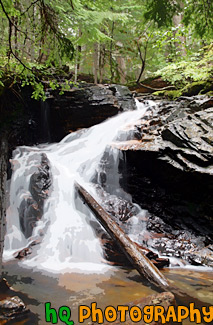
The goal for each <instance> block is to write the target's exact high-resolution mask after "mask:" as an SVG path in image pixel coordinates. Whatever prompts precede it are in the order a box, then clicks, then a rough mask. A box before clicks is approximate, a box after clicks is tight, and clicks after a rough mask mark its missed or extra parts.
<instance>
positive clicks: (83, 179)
mask: <svg viewBox="0 0 213 325" xmlns="http://www.w3.org/2000/svg"><path fill="white" fill-rule="evenodd" d="M145 111H146V107H145V106H144V105H143V104H142V103H139V102H137V110H135V111H128V112H124V113H122V114H119V115H117V116H116V117H113V118H111V119H109V120H107V121H106V122H104V123H102V124H98V125H96V126H94V127H91V128H89V129H86V130H82V131H81V132H75V133H72V134H70V135H68V136H66V137H65V138H64V139H63V140H62V141H61V142H60V143H58V144H51V145H45V146H43V147H37V148H36V147H20V148H17V149H16V151H15V153H14V158H13V165H14V171H13V175H12V180H11V189H10V207H9V208H8V211H7V235H6V239H5V251H4V258H5V259H10V258H12V257H13V254H14V252H17V251H18V250H20V249H22V248H23V247H26V246H27V245H28V244H29V243H30V241H32V240H33V239H35V238H38V237H41V236H42V241H41V243H40V244H39V245H37V246H35V247H34V249H33V253H32V255H30V256H28V257H27V258H25V260H24V261H23V262H22V263H23V264H24V265H26V266H28V267H34V268H35V267H36V268H40V269H45V270H47V271H51V272H67V271H77V270H83V272H85V271H88V272H89V271H91V272H93V271H96V272H98V271H103V268H104V267H106V265H105V264H103V263H102V260H103V255H102V248H101V245H100V242H99V239H98V238H97V237H96V235H95V233H94V231H95V230H94V228H92V227H91V225H90V223H91V221H92V223H93V224H94V222H95V220H94V217H93V215H92V213H91V212H90V211H89V209H88V208H87V207H86V206H85V205H83V204H82V201H81V200H80V198H78V196H77V194H76V191H75V189H74V182H75V181H77V182H79V183H80V184H81V185H82V186H84V187H85V188H86V189H87V190H88V191H89V192H90V193H91V194H92V195H93V196H94V197H95V198H97V194H96V191H95V189H94V187H93V186H92V185H91V180H92V178H93V177H94V174H95V173H97V170H98V169H99V168H100V165H99V164H100V160H101V158H102V156H103V153H104V151H105V150H106V148H107V146H108V145H110V144H111V143H112V141H113V140H114V141H115V139H116V135H117V134H118V131H119V130H120V129H121V128H123V127H125V126H126V125H129V124H132V123H134V122H135V121H137V120H138V119H139V118H140V117H142V116H143V115H144V113H145ZM112 152H113V156H114V159H115V161H116V160H118V152H119V151H118V150H116V151H115V150H113V151H112ZM41 153H45V154H46V155H47V157H48V159H49V163H50V168H51V174H52V179H53V184H52V191H51V194H50V197H49V198H48V199H47V200H46V202H45V206H44V215H43V217H42V219H41V220H40V221H38V222H37V225H36V227H35V228H34V230H33V234H32V236H31V237H30V238H28V239H26V238H25V236H24V235H23V233H22V231H21V228H20V222H19V212H18V209H19V206H20V203H21V201H22V200H23V198H24V197H27V196H29V195H30V193H29V183H30V177H31V175H32V173H34V172H35V171H36V170H37V166H38V165H39V163H40V159H41ZM115 166H116V164H115ZM115 168H117V167H115ZM116 172H117V171H116V170H114V175H112V177H115V179H116V178H117V175H116ZM117 183H118V182H117ZM115 184H116V183H115ZM99 227H100V226H99Z"/></svg>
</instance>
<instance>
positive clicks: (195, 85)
mask: <svg viewBox="0 0 213 325" xmlns="http://www.w3.org/2000/svg"><path fill="white" fill-rule="evenodd" d="M211 90H213V85H212V82H210V81H195V82H192V83H190V84H188V85H186V86H185V87H184V88H183V90H182V95H183V96H195V95H198V94H199V93H200V94H206V93H207V92H208V91H211Z"/></svg>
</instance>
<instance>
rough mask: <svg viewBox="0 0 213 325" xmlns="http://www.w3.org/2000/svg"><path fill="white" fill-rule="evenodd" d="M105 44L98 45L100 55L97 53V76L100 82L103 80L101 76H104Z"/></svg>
mask: <svg viewBox="0 0 213 325" xmlns="http://www.w3.org/2000/svg"><path fill="white" fill-rule="evenodd" d="M105 54H106V49H105V44H101V45H100V55H99V77H100V80H99V82H100V84H101V83H102V82H103V76H104V65H105Z"/></svg>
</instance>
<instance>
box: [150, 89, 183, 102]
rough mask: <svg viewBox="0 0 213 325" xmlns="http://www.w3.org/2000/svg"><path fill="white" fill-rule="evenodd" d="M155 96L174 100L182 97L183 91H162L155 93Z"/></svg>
mask: <svg viewBox="0 0 213 325" xmlns="http://www.w3.org/2000/svg"><path fill="white" fill-rule="evenodd" d="M153 95H155V96H162V97H166V98H168V99H171V100H174V99H176V98H178V97H180V96H181V95H182V93H181V90H160V91H156V92H154V93H153Z"/></svg>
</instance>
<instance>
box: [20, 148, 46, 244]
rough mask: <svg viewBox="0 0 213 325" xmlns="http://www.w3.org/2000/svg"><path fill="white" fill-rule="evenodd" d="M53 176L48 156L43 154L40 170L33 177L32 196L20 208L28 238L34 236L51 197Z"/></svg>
mask: <svg viewBox="0 0 213 325" xmlns="http://www.w3.org/2000/svg"><path fill="white" fill-rule="evenodd" d="M50 186H51V175H50V172H49V162H48V159H47V156H46V155H45V154H42V156H41V164H40V166H39V167H38V170H37V171H36V172H35V173H34V174H33V175H32V176H31V179H30V187H29V191H30V193H31V196H29V197H27V198H25V199H23V201H22V202H21V204H20V207H19V219H20V225H21V229H22V232H23V234H24V235H25V237H26V238H29V237H30V236H31V235H32V232H33V228H34V226H35V224H36V222H37V221H38V220H40V219H41V217H42V215H43V206H44V201H45V199H47V197H48V195H49V189H50Z"/></svg>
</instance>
